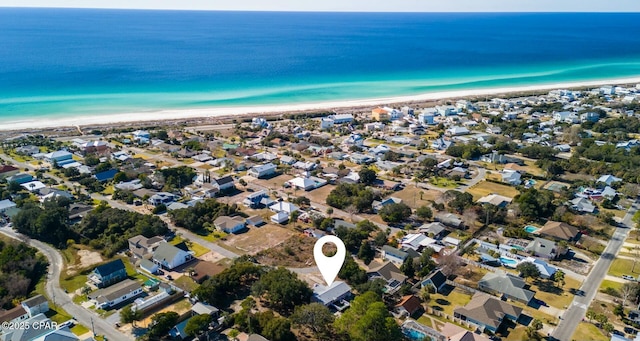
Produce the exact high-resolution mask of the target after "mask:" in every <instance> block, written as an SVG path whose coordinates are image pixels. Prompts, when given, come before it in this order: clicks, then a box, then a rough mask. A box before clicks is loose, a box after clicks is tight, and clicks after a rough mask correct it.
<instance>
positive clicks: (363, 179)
mask: <svg viewBox="0 0 640 341" xmlns="http://www.w3.org/2000/svg"><path fill="white" fill-rule="evenodd" d="M358 175H359V176H360V183H362V184H365V185H372V184H373V183H374V182H375V181H376V178H377V176H376V171H374V170H373V169H371V168H369V167H362V169H361V170H360V171H359V172H358Z"/></svg>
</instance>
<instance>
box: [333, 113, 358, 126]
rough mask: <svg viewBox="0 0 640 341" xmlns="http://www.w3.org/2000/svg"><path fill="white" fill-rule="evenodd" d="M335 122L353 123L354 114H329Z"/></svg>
mask: <svg viewBox="0 0 640 341" xmlns="http://www.w3.org/2000/svg"><path fill="white" fill-rule="evenodd" d="M329 117H330V118H331V119H332V120H333V123H334V124H343V123H351V122H353V115H352V114H335V115H331V116H329Z"/></svg>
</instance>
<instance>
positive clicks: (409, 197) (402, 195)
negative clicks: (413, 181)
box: [391, 184, 442, 209]
mask: <svg viewBox="0 0 640 341" xmlns="http://www.w3.org/2000/svg"><path fill="white" fill-rule="evenodd" d="M421 192H422V195H421V194H420V193H421ZM441 195H442V193H441V192H439V191H436V190H430V189H425V188H416V187H415V186H413V185H410V184H407V187H406V188H405V189H403V190H401V191H397V192H394V193H391V196H392V197H394V198H399V199H402V202H404V203H405V204H407V205H409V207H411V208H413V209H416V208H418V207H420V206H424V205H429V201H431V200H433V201H436V200H437V199H438V198H440V196H441ZM420 197H422V199H420ZM414 199H415V201H414Z"/></svg>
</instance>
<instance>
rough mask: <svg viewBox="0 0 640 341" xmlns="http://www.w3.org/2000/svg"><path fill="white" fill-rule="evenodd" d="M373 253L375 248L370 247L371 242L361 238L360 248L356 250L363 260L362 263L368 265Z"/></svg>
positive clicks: (373, 255) (374, 253)
mask: <svg viewBox="0 0 640 341" xmlns="http://www.w3.org/2000/svg"><path fill="white" fill-rule="evenodd" d="M375 255H376V250H374V249H373V247H371V244H370V243H369V242H368V241H366V240H363V241H362V244H361V245H360V250H358V258H360V259H361V260H362V261H363V262H364V264H367V265H369V263H371V261H372V260H373V257H375Z"/></svg>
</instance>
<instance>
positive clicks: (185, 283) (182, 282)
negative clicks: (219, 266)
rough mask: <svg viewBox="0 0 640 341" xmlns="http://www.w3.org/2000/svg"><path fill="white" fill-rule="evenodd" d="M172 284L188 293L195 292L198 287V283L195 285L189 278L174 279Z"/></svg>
mask: <svg viewBox="0 0 640 341" xmlns="http://www.w3.org/2000/svg"><path fill="white" fill-rule="evenodd" d="M173 283H174V284H175V285H176V286H177V287H178V288H181V289H183V290H186V291H188V292H192V291H194V290H196V289H197V288H198V287H199V286H200V285H199V284H198V283H196V282H195V281H194V280H193V279H191V278H190V277H189V276H182V277H180V278H178V279H176V280H175V281H174V282H173Z"/></svg>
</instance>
